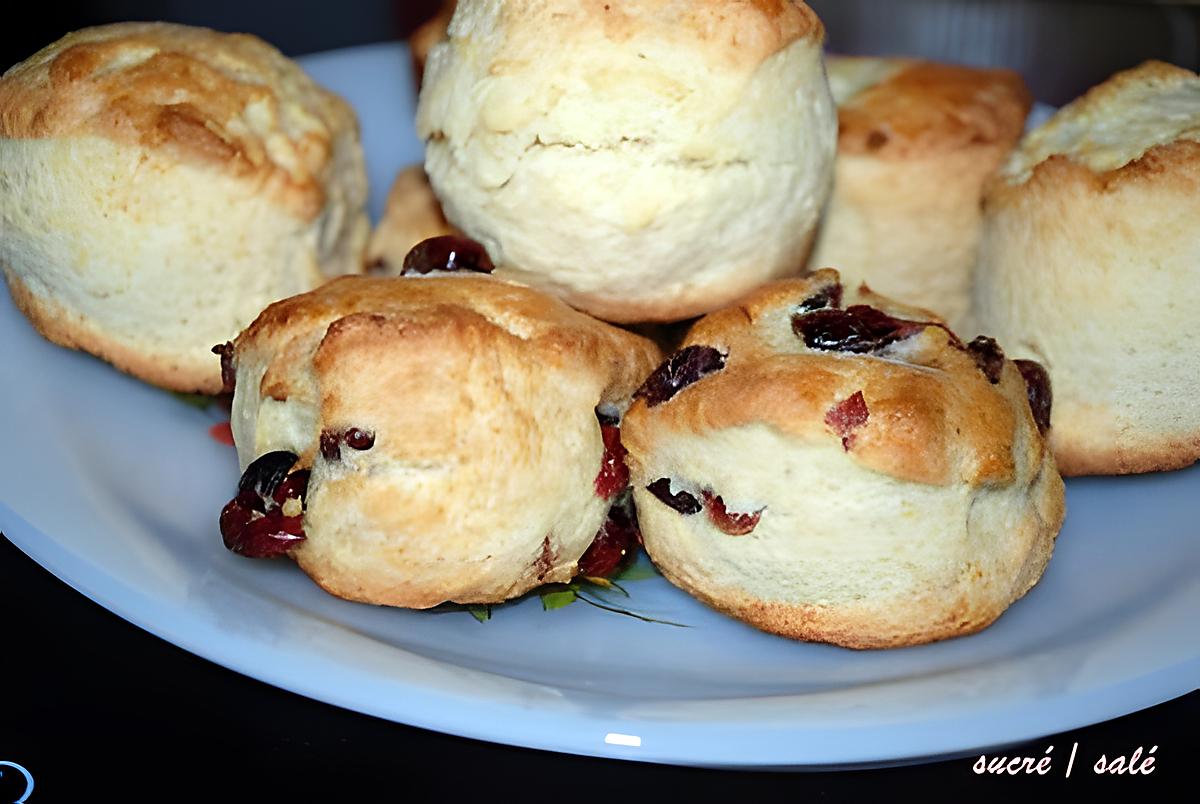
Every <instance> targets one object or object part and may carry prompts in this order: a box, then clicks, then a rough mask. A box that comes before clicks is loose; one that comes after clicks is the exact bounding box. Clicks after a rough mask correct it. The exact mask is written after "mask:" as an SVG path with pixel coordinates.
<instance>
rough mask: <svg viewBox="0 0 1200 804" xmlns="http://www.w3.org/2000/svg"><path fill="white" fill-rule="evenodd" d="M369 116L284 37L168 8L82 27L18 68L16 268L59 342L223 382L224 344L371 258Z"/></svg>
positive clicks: (3, 243)
mask: <svg viewBox="0 0 1200 804" xmlns="http://www.w3.org/2000/svg"><path fill="white" fill-rule="evenodd" d="M366 197H367V179H366V169H365V166H364V163H363V156H362V149H361V146H360V144H359V136H358V122H357V120H356V119H355V116H354V113H353V111H352V110H351V109H350V107H349V106H348V105H347V104H346V103H345V102H343V101H342V100H341V99H340V98H338V97H336V96H335V95H333V94H332V93H330V92H327V91H325V90H324V89H322V88H321V87H319V86H317V85H316V84H315V83H313V81H312V80H311V79H309V77H308V76H307V75H305V74H304V72H303V70H301V69H300V67H299V66H298V65H297V64H295V63H294V62H292V61H291V60H289V59H288V58H286V57H285V56H283V54H281V53H280V52H279V51H278V50H276V49H275V48H273V47H271V46H270V45H268V44H266V43H265V42H263V41H261V40H259V39H257V38H255V37H253V36H247V35H243V34H223V33H218V32H216V31H211V30H208V29H205V28H192V27H187V26H183V25H168V24H164V23H122V24H118V25H106V26H102V27H97V28H87V29H84V30H81V31H76V32H75V33H72V34H68V35H67V36H65V37H63V38H62V39H60V40H59V41H57V42H55V43H53V44H51V45H50V46H48V47H46V48H45V49H43V50H42V51H40V52H39V53H37V54H35V55H34V56H33V57H31V58H29V59H28V60H26V61H24V62H22V63H21V64H18V65H17V66H15V67H13V68H12V69H11V70H9V71H8V72H7V73H5V74H4V77H3V78H0V269H2V270H3V272H4V275H5V277H6V279H7V280H8V285H9V288H10V290H11V291H12V295H13V298H14V300H15V301H16V303H17V306H18V307H20V308H21V310H22V311H23V312H24V313H25V314H26V316H28V317H29V319H30V320H31V321H32V322H33V324H34V326H35V327H37V329H38V330H39V331H40V332H41V333H42V334H43V335H45V336H46V337H47V338H49V339H50V340H52V341H54V342H56V343H59V344H62V345H64V346H69V347H73V348H77V349H82V350H84V351H87V352H91V353H92V354H95V355H97V356H99V357H101V358H103V359H105V360H107V361H109V362H110V363H112V364H114V365H115V366H117V367H118V368H120V369H122V370H124V371H126V372H128V373H130V374H133V375H135V376H137V377H139V378H141V379H143V380H146V381H148V382H151V383H154V384H156V385H160V386H163V387H165V388H170V389H173V390H178V391H200V392H206V393H216V392H217V391H219V390H220V388H221V377H220V372H219V371H218V370H217V368H216V366H215V365H214V361H213V359H212V355H211V354H210V353H209V349H210V348H211V347H212V345H213V344H214V343H217V342H219V341H224V340H228V339H229V338H232V337H233V336H235V335H236V334H237V333H238V332H240V331H241V330H242V329H243V328H244V327H245V326H246V325H247V324H249V323H250V322H251V321H252V320H254V316H256V315H258V313H259V312H261V311H262V309H263V308H264V307H265V306H266V305H267V304H269V303H270V302H273V301H275V300H277V299H282V298H285V297H287V296H291V295H294V294H296V293H302V292H304V291H306V290H310V289H312V288H314V287H316V286H317V285H318V284H320V283H321V282H323V281H324V280H325V279H326V278H327V277H328V276H330V275H335V274H343V273H355V272H359V271H361V270H362V255H363V248H364V246H365V245H366V240H367V235H368V231H369V225H368V222H367V217H366V213H365V203H366Z"/></svg>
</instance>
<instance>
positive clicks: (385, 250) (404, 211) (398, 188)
mask: <svg viewBox="0 0 1200 804" xmlns="http://www.w3.org/2000/svg"><path fill="white" fill-rule="evenodd" d="M451 234H457V231H456V230H455V228H454V227H453V226H451V225H450V224H449V223H448V222H447V221H446V216H445V215H443V214H442V206H441V204H439V203H438V200H437V196H435V195H434V194H433V189H432V188H431V187H430V186H429V179H428V178H427V177H426V176H425V170H424V169H423V168H422V167H421V166H420V165H413V166H411V167H408V168H405V169H404V170H402V171H400V173H399V174H398V175H397V176H396V180H395V181H394V182H393V183H392V189H391V190H389V191H388V197H387V206H386V207H385V208H384V210H383V218H382V220H380V221H379V225H378V226H376V227H375V230H374V231H373V232H372V233H371V240H370V242H369V243H368V244H367V267H368V268H369V269H370V270H371V271H372V272H377V273H381V274H399V273H400V269H401V268H402V267H403V265H404V258H405V257H406V256H408V253H409V252H410V251H412V248H413V246H415V245H417V243H420V242H421V241H422V240H428V239H429V238H431V237H441V236H442V235H451Z"/></svg>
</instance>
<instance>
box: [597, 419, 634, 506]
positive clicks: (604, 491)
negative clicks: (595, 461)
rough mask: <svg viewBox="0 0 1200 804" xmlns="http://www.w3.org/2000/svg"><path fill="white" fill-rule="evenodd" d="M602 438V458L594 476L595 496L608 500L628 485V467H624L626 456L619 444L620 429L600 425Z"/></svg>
mask: <svg viewBox="0 0 1200 804" xmlns="http://www.w3.org/2000/svg"><path fill="white" fill-rule="evenodd" d="M600 435H601V436H602V437H603V438H604V457H603V458H602V459H601V462H600V473H599V474H597V475H596V482H595V486H596V495H597V496H598V497H600V498H601V499H604V500H608V499H611V498H612V497H614V496H615V495H616V494H617V492H619V491H621V489H623V488H625V487H626V486H628V485H629V467H627V466H626V465H625V456H626V455H627V454H628V453H627V452H626V450H625V446H624V445H623V444H622V443H621V428H620V427H616V426H613V425H611V424H602V425H600Z"/></svg>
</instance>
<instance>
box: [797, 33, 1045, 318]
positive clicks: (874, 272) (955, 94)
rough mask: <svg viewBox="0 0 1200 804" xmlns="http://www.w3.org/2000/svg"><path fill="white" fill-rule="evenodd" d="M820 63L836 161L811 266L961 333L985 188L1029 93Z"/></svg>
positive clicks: (863, 62)
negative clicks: (928, 313) (834, 127)
mask: <svg viewBox="0 0 1200 804" xmlns="http://www.w3.org/2000/svg"><path fill="white" fill-rule="evenodd" d="M826 66H827V68H828V71H829V85H830V88H831V89H832V91H833V98H834V101H836V102H837V104H838V118H839V124H840V130H839V134H838V156H837V163H836V167H835V171H834V182H833V195H832V196H831V198H830V200H829V206H828V208H827V209H826V211H825V215H824V218H823V220H822V222H821V227H820V229H819V231H818V234H817V243H816V246H815V247H814V250H813V255H812V257H811V258H810V259H809V266H810V267H811V268H813V269H817V268H828V267H833V268H836V269H837V270H838V272H839V273H840V274H841V275H842V279H843V281H844V282H845V283H846V285H847V286H851V285H857V284H858V283H859V282H864V281H865V282H867V283H868V284H870V286H871V288H872V289H874V290H876V291H878V292H879V293H882V294H884V295H886V296H890V297H892V298H895V299H899V300H901V301H903V302H905V303H906V304H915V305H918V306H920V307H924V308H928V309H930V310H933V311H934V312H936V313H937V314H938V315H940V316H942V317H943V318H944V319H945V320H946V321H948V322H949V323H950V325H951V326H952V327H958V326H960V325H961V324H963V323H964V316H965V315H966V313H967V311H968V309H969V308H970V302H971V287H970V282H971V269H972V268H973V267H974V265H975V257H976V251H977V249H978V245H979V232H980V227H981V217H982V216H981V213H980V209H979V207H980V199H981V197H982V195H983V185H984V181H985V180H986V179H987V177H988V176H989V175H991V174H992V173H993V172H994V171H995V170H996V168H997V167H999V166H1000V164H1001V162H1003V160H1004V157H1005V156H1007V155H1008V153H1009V152H1010V151H1011V150H1012V148H1013V146H1014V145H1015V144H1016V143H1017V140H1018V139H1020V137H1021V131H1022V129H1023V128H1024V125H1025V118H1026V116H1027V115H1028V113H1029V108H1030V104H1031V97H1030V95H1029V91H1028V90H1027V89H1026V88H1025V84H1024V83H1023V82H1022V81H1021V78H1020V76H1019V75H1017V74H1016V73H1015V72H1013V71H1011V70H985V69H977V68H971V67H960V66H955V65H949V64H937V63H933V62H924V61H916V60H911V59H895V58H854V57H838V56H831V57H828V58H827V59H826Z"/></svg>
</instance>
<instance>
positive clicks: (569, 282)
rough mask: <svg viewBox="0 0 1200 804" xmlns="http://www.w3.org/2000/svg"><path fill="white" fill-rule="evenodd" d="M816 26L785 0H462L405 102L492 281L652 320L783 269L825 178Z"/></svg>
mask: <svg viewBox="0 0 1200 804" xmlns="http://www.w3.org/2000/svg"><path fill="white" fill-rule="evenodd" d="M823 39H824V28H823V27H822V26H821V23H820V21H819V20H818V19H817V17H816V15H815V14H814V13H813V12H812V11H811V10H810V9H809V8H808V7H807V6H806V5H804V4H803V3H801V2H792V0H762V2H754V3H747V2H738V1H737V0H698V1H697V2H692V3H680V2H677V0H630V2H622V3H593V2H585V0H549V1H547V0H510V1H509V2H484V1H483V0H462V2H459V3H458V8H457V10H456V11H455V14H454V17H453V19H452V21H451V23H450V27H449V37H448V39H447V40H446V41H444V42H442V43H440V44H438V45H436V46H435V47H434V48H433V50H432V51H431V53H430V56H429V61H428V63H427V66H426V71H425V80H424V84H423V86H422V90H421V99H420V103H419V106H418V110H417V129H418V134H420V136H421V137H422V138H423V139H424V140H425V142H426V161H425V168H426V171H427V172H428V174H429V178H430V181H431V182H432V184H433V188H434V190H435V191H436V193H437V196H438V198H439V199H441V202H442V206H443V208H444V210H445V214H446V218H447V219H448V220H449V221H450V222H451V223H452V224H453V225H455V226H456V227H458V228H459V229H460V230H462V231H463V232H464V233H466V234H467V235H468V236H469V237H472V238H474V239H475V240H478V241H480V242H481V243H483V244H484V246H485V247H486V248H487V250H488V252H489V254H490V255H491V257H492V259H493V260H494V261H495V263H496V265H497V268H498V269H499V273H500V274H501V275H508V276H511V277H513V278H515V279H517V280H518V281H521V282H523V283H525V284H529V285H532V286H536V287H541V288H543V289H545V290H548V291H550V292H553V293H555V294H556V295H558V296H560V297H562V298H564V299H565V300H566V301H567V302H568V303H569V304H571V305H572V306H574V307H576V308H578V309H581V310H585V311H587V312H589V313H591V314H593V315H596V316H598V317H600V318H603V319H605V320H609V321H618V322H623V323H630V322H647V321H672V320H679V319H684V318H688V317H691V316H695V315H698V314H700V313H704V312H707V311H709V310H713V309H716V308H717V307H720V306H721V305H723V304H726V303H728V302H730V301H732V300H733V299H734V298H736V297H738V296H740V295H742V294H743V293H745V292H747V291H748V290H750V289H752V288H753V287H755V286H757V285H758V284H760V283H761V282H763V281H765V280H767V279H771V278H773V277H778V276H783V275H789V274H795V273H798V272H800V271H801V270H803V268H804V261H805V258H806V257H807V254H808V250H809V248H810V245H811V240H812V236H813V232H814V229H815V226H816V222H817V217H818V214H819V212H820V209H821V207H822V205H823V204H824V203H825V200H826V197H827V196H828V191H829V185H830V182H831V179H832V173H833V155H834V149H835V146H836V136H837V124H836V120H835V112H834V108H833V101H832V98H831V97H830V94H829V88H828V85H827V82H826V80H825V73H824V68H823V66H822V59H821V45H822V41H823Z"/></svg>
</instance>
